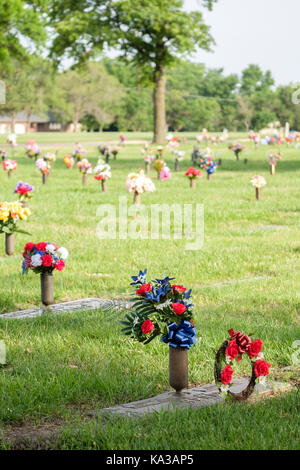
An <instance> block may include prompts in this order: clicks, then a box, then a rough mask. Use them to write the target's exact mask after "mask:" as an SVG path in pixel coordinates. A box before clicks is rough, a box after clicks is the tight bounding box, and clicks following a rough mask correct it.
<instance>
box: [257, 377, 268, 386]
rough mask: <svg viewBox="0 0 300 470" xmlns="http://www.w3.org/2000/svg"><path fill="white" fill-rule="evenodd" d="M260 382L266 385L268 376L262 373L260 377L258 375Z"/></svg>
mask: <svg viewBox="0 0 300 470" xmlns="http://www.w3.org/2000/svg"><path fill="white" fill-rule="evenodd" d="M258 382H259V383H260V384H262V385H264V384H265V383H266V377H265V376H264V375H261V376H260V377H258Z"/></svg>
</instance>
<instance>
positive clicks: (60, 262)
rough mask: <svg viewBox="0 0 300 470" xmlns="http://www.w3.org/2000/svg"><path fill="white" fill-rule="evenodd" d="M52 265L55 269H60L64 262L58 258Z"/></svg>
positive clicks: (62, 267) (63, 266)
mask: <svg viewBox="0 0 300 470" xmlns="http://www.w3.org/2000/svg"><path fill="white" fill-rule="evenodd" d="M54 267H55V269H57V271H62V270H63V269H64V268H65V262H64V261H63V260H62V259H59V260H57V261H56V263H55V265H54Z"/></svg>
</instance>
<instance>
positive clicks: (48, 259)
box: [42, 255, 53, 268]
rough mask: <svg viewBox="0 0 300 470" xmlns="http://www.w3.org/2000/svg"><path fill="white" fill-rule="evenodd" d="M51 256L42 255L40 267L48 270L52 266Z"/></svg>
mask: <svg viewBox="0 0 300 470" xmlns="http://www.w3.org/2000/svg"><path fill="white" fill-rule="evenodd" d="M52 261H53V259H52V256H50V255H43V256H42V265H43V266H45V267H46V268H50V266H52Z"/></svg>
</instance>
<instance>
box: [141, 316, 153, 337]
mask: <svg viewBox="0 0 300 470" xmlns="http://www.w3.org/2000/svg"><path fill="white" fill-rule="evenodd" d="M141 330H142V332H143V333H144V335H147V334H148V333H151V331H153V330H154V325H153V323H152V321H151V320H149V319H148V320H145V321H144V323H143V324H142V326H141Z"/></svg>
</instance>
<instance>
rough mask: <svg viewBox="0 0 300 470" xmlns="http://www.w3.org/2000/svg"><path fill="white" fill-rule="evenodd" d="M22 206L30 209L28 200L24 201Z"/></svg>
mask: <svg viewBox="0 0 300 470" xmlns="http://www.w3.org/2000/svg"><path fill="white" fill-rule="evenodd" d="M22 206H23V207H24V208H25V207H28V206H29V205H28V201H27V200H26V201H22Z"/></svg>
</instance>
